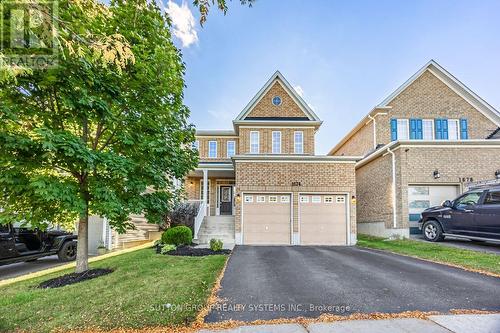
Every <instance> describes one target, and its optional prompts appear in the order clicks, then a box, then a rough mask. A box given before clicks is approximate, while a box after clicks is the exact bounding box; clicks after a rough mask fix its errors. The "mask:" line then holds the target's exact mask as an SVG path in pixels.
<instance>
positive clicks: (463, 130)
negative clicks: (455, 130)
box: [460, 119, 469, 140]
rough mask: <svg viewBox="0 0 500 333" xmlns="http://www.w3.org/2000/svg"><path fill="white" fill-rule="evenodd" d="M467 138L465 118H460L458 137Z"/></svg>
mask: <svg viewBox="0 0 500 333" xmlns="http://www.w3.org/2000/svg"><path fill="white" fill-rule="evenodd" d="M468 138H469V134H468V128H467V119H460V139H462V140H467V139H468Z"/></svg>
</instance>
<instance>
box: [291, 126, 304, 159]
mask: <svg viewBox="0 0 500 333" xmlns="http://www.w3.org/2000/svg"><path fill="white" fill-rule="evenodd" d="M293 152H294V153H295V154H303V153H304V132H302V131H297V132H295V133H294V134H293Z"/></svg>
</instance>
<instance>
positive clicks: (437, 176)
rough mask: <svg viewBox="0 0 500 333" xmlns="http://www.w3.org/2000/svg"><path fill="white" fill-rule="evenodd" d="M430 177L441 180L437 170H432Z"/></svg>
mask: <svg viewBox="0 0 500 333" xmlns="http://www.w3.org/2000/svg"><path fill="white" fill-rule="evenodd" d="M432 175H433V176H434V179H439V178H441V175H440V174H439V171H438V170H434V172H433V173H432Z"/></svg>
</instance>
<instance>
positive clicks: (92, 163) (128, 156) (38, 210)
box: [0, 0, 197, 272]
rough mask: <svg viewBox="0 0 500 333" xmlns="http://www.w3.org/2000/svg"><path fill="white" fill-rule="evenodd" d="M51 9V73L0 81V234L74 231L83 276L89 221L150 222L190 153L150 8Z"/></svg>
mask: <svg viewBox="0 0 500 333" xmlns="http://www.w3.org/2000/svg"><path fill="white" fill-rule="evenodd" d="M58 3H59V16H58V17H57V18H53V19H56V20H57V21H58V22H59V24H58V36H57V38H58V47H59V49H60V57H59V59H58V65H57V66H55V67H50V68H41V69H31V70H27V71H20V70H18V69H16V68H14V69H13V70H11V71H10V72H8V75H4V76H3V80H2V81H1V82H0V169H1V170H0V189H1V193H0V194H1V196H0V207H2V208H3V211H2V212H1V213H0V223H9V222H12V221H23V220H24V221H29V222H30V223H31V224H32V225H34V226H38V227H41V228H44V227H46V226H47V221H50V222H53V223H74V221H76V220H78V221H79V223H78V224H79V229H78V233H79V240H78V255H77V272H82V271H85V270H86V269H87V268H88V264H87V262H88V260H87V242H88V240H87V233H88V222H89V219H88V217H89V215H100V216H104V217H106V218H107V219H108V220H109V221H110V224H111V226H112V227H113V228H114V229H115V230H118V231H119V232H124V231H125V230H126V229H128V228H131V227H132V225H131V224H130V222H129V215H130V214H140V213H144V214H145V215H146V217H147V219H148V221H149V222H153V223H159V222H161V220H162V218H163V216H164V214H165V212H166V211H168V210H169V209H170V208H171V207H172V205H173V204H175V202H176V199H177V197H178V193H177V192H176V190H174V186H173V180H174V179H175V178H179V179H180V178H182V177H184V176H185V175H186V173H187V172H188V171H189V170H191V169H193V168H194V167H195V166H196V164H197V153H196V151H194V150H192V149H191V145H190V144H191V142H192V141H193V140H194V129H193V128H192V126H191V125H190V124H188V121H187V118H188V116H189V110H188V109H187V107H186V106H185V105H184V104H183V89H184V80H183V75H184V70H185V68H184V64H183V63H182V60H181V54H180V52H179V50H178V49H177V48H176V47H175V46H174V45H173V44H172V41H171V34H170V30H169V21H168V18H167V17H166V16H165V15H164V14H163V13H161V11H160V9H159V8H158V7H157V5H156V4H155V2H154V1H153V2H151V1H147V0H127V1H125V0H114V1H112V2H111V4H110V5H109V6H106V5H102V4H100V3H99V2H98V1H96V0H61V1H59V2H58ZM5 73H7V71H6V70H5V68H4V74H5Z"/></svg>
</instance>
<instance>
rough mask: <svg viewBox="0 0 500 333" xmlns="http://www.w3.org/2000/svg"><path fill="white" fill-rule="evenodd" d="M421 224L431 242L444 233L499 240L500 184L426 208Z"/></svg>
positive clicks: (441, 238)
mask: <svg viewBox="0 0 500 333" xmlns="http://www.w3.org/2000/svg"><path fill="white" fill-rule="evenodd" d="M419 228H420V230H422V234H423V236H424V238H425V239H426V240H428V241H431V242H438V241H441V240H443V239H444V237H445V236H453V237H458V238H466V239H471V240H480V241H496V242H500V185H491V186H488V187H482V188H476V189H472V190H470V191H467V192H465V193H464V194H462V195H461V196H459V197H458V198H456V199H455V200H453V201H449V200H446V201H445V202H444V203H443V204H442V206H439V207H432V208H428V209H426V210H424V211H423V212H422V218H421V219H420V221H419Z"/></svg>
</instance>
